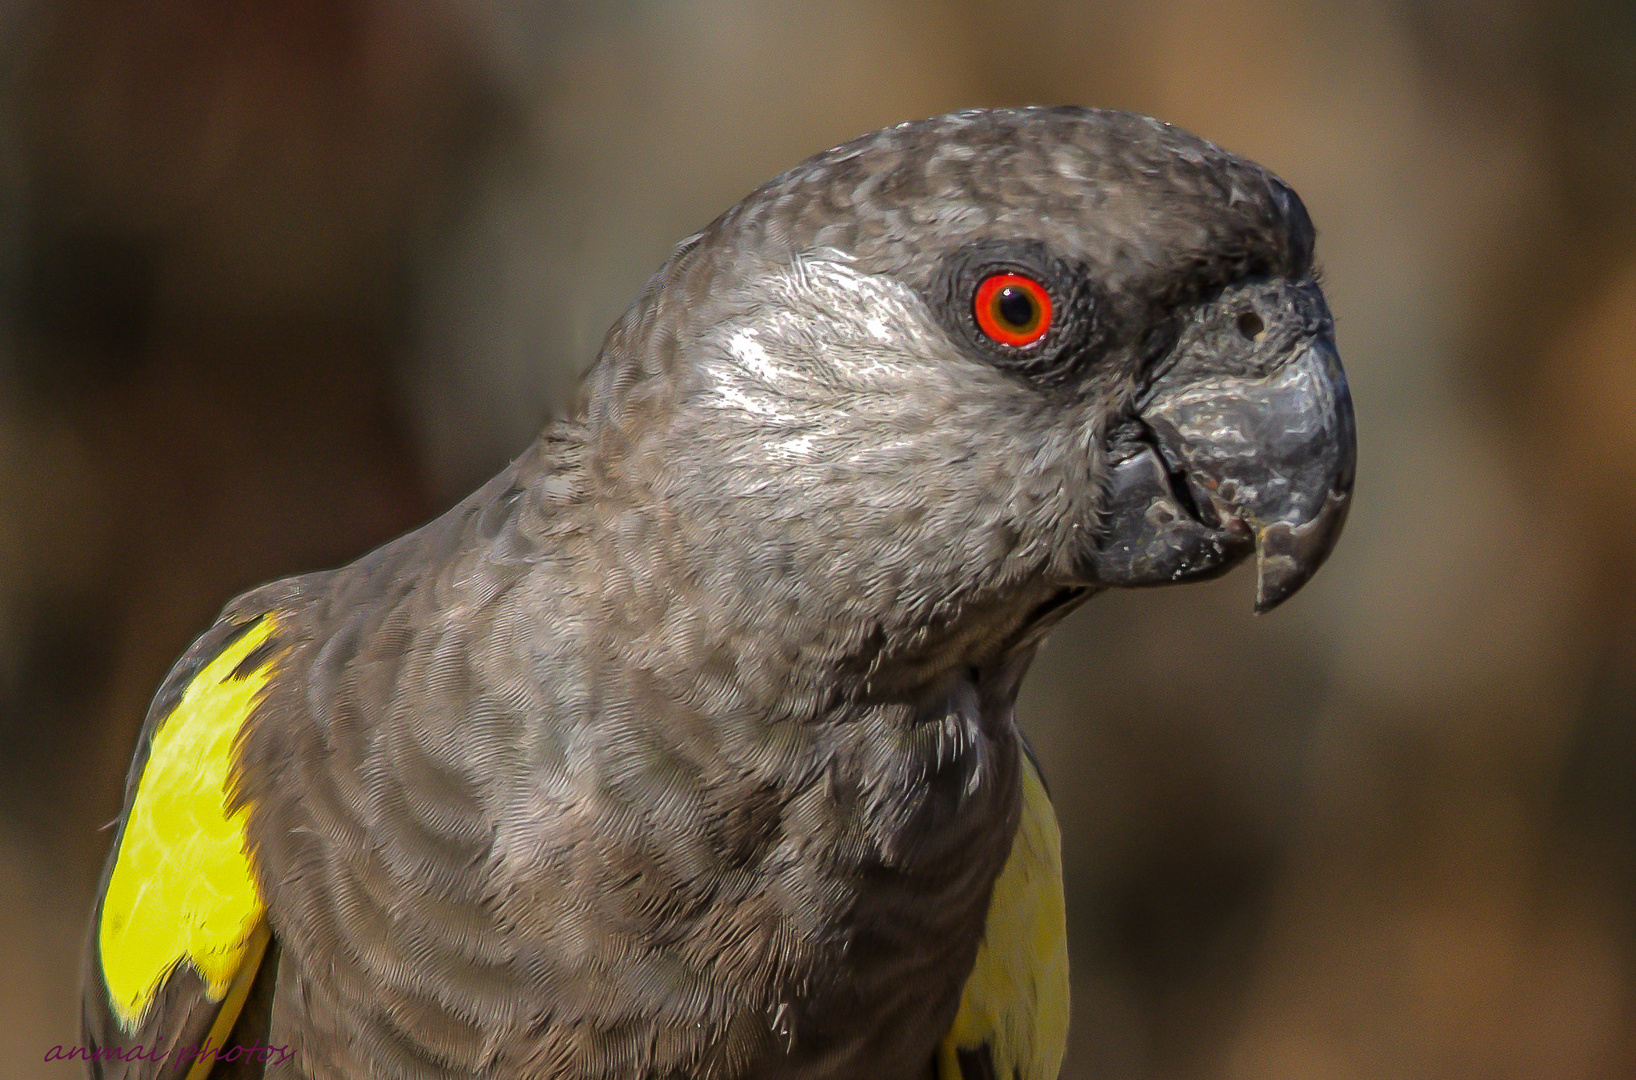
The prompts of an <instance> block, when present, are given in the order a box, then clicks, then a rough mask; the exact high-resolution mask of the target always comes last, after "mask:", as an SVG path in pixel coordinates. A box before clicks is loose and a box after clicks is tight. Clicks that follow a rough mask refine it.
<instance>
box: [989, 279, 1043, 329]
mask: <svg viewBox="0 0 1636 1080" xmlns="http://www.w3.org/2000/svg"><path fill="white" fill-rule="evenodd" d="M1037 312H1038V307H1037V305H1036V304H1035V303H1034V298H1033V297H1032V296H1030V295H1029V294H1028V293H1027V291H1026V290H1023V289H1019V288H1018V287H1017V286H1015V285H1007V286H1006V287H1005V288H1003V289H1001V290H1000V295H999V298H998V299H996V300H995V301H994V313H995V314H996V315H998V316H999V317H1000V319H1001V321H1002V322H1004V323H1005V324H1006V325H1007V326H1010V327H1013V328H1015V329H1018V330H1022V329H1025V328H1026V327H1027V326H1028V325H1029V324H1030V323H1032V322H1033V321H1034V317H1035V315H1036V314H1037Z"/></svg>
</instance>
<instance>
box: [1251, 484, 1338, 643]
mask: <svg viewBox="0 0 1636 1080" xmlns="http://www.w3.org/2000/svg"><path fill="white" fill-rule="evenodd" d="M1351 502H1352V498H1351V492H1349V491H1346V492H1342V491H1335V490H1331V491H1330V492H1329V494H1328V496H1327V497H1326V498H1325V500H1324V505H1323V508H1322V509H1321V510H1319V511H1318V513H1317V514H1316V515H1315V516H1314V517H1313V518H1312V519H1311V520H1309V521H1304V522H1301V523H1299V524H1294V525H1292V524H1290V523H1289V522H1287V521H1274V522H1271V523H1270V524H1267V525H1263V526H1262V527H1260V528H1258V529H1257V530H1256V533H1255V563H1256V589H1255V611H1256V614H1257V615H1260V614H1264V613H1266V612H1268V611H1271V610H1272V609H1273V608H1275V607H1277V606H1278V605H1279V604H1282V603H1283V602H1284V601H1285V600H1288V599H1289V598H1290V597H1291V596H1294V595H1295V594H1296V592H1298V591H1299V590H1300V588H1301V586H1303V585H1305V584H1306V583H1307V582H1308V581H1310V580H1312V575H1313V574H1316V573H1317V572H1318V568H1319V567H1320V566H1322V565H1323V564H1324V560H1325V559H1327V558H1328V557H1329V553H1330V551H1332V550H1333V549H1334V547H1335V542H1336V540H1338V539H1339V538H1340V534H1341V527H1342V526H1343V525H1345V524H1346V514H1347V510H1348V509H1349V508H1350V506H1351Z"/></svg>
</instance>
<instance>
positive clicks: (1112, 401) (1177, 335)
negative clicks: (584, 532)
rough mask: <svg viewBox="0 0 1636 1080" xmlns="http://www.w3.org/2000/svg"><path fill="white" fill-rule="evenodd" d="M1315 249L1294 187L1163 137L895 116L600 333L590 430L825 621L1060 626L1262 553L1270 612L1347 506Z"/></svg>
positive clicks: (664, 274)
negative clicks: (1123, 592)
mask: <svg viewBox="0 0 1636 1080" xmlns="http://www.w3.org/2000/svg"><path fill="white" fill-rule="evenodd" d="M1313 242H1314V230H1313V226H1312V223H1311V220H1310V219H1309V218H1308V216H1307V212H1306V210H1305V208H1304V207H1303V205H1302V203H1301V200H1300V199H1299V198H1298V197H1297V196H1296V194H1295V193H1294V192H1293V191H1292V190H1291V189H1290V188H1289V187H1288V186H1287V185H1286V184H1284V183H1283V182H1282V181H1281V180H1279V179H1278V178H1277V177H1275V176H1273V175H1272V174H1271V173H1269V172H1268V171H1266V170H1265V169H1263V168H1261V167H1260V166H1258V165H1256V164H1254V163H1252V162H1249V161H1246V160H1244V159H1242V158H1239V157H1237V156H1235V155H1232V154H1230V153H1228V152H1226V151H1223V150H1221V149H1219V148H1217V147H1215V146H1213V145H1211V144H1209V143H1207V142H1204V141H1203V140H1200V139H1197V138H1195V137H1193V136H1191V135H1188V134H1186V133H1185V132H1182V131H1180V130H1178V129H1176V128H1174V127H1171V126H1169V125H1166V124H1163V123H1160V122H1158V121H1154V120H1150V119H1147V118H1144V117H1140V116H1135V115H1132V114H1129V113H1122V112H1112V111H1101V110H1089V109H1077V108H1053V109H1018V110H985V111H974V112H968V113H958V114H953V115H950V116H946V117H939V118H936V119H932V120H927V121H922V122H917V123H910V124H903V125H899V126H898V127H895V128H890V129H886V130H884V131H881V132H877V133H875V134H873V135H869V136H865V137H863V138H861V139H858V140H855V141H853V142H851V143H848V144H845V145H843V146H840V147H837V148H835V149H833V150H830V151H828V152H826V153H823V154H820V155H818V156H816V157H814V158H812V159H811V160H809V161H808V162H806V163H804V164H803V165H800V166H798V167H797V168H795V169H793V170H791V171H790V172H788V173H786V174H784V175H783V176H781V177H779V178H777V179H775V180H773V181H771V182H770V183H768V184H767V185H765V186H764V187H762V188H761V189H760V190H759V191H757V192H755V193H754V194H752V195H751V196H749V197H748V198H746V199H745V200H744V201H743V202H741V203H739V204H738V205H737V206H736V207H734V208H733V209H731V210H729V211H728V212H727V213H726V214H724V215H723V216H722V217H721V218H719V219H717V220H716V221H715V222H714V223H712V224H711V225H710V226H709V227H708V228H707V229H705V230H704V231H703V232H702V233H700V234H699V235H697V236H695V237H692V238H690V239H689V240H687V241H684V242H683V244H682V245H681V246H680V247H679V248H678V250H677V252H676V254H675V255H674V256H673V257H672V259H671V260H670V262H669V263H668V264H667V265H666V266H665V267H664V268H663V269H662V270H661V271H660V272H659V273H658V274H657V275H656V276H655V277H654V279H653V281H652V282H651V283H650V285H649V288H648V290H647V292H646V294H645V295H644V296H643V298H642V300H641V301H640V302H639V303H638V304H637V305H636V307H635V308H633V310H632V311H631V312H630V313H629V314H628V315H627V316H626V318H625V319H624V320H623V321H622V322H621V323H619V324H618V325H616V326H615V328H614V329H613V330H612V331H611V332H610V337H609V340H608V344H607V346H606V347H605V349H604V355H603V362H602V363H601V364H599V366H598V367H597V368H595V369H593V371H592V373H591V375H590V377H589V380H588V384H587V385H588V391H589V407H590V411H589V416H590V418H591V421H592V423H593V424H594V425H596V426H597V427H598V428H599V429H600V431H601V432H602V434H601V436H600V437H601V439H602V441H603V443H604V445H605V446H606V447H608V448H609V452H608V457H609V458H610V459H618V460H619V461H620V462H622V463H623V464H622V465H621V468H622V469H626V470H638V471H641V470H645V473H644V475H645V476H646V478H647V479H646V482H647V483H650V484H652V485H653V486H654V487H655V488H656V489H659V490H661V491H662V492H663V493H664V495H665V497H666V498H667V499H668V500H670V501H671V502H673V503H674V504H675V505H678V506H683V507H686V508H687V509H686V513H687V514H688V515H689V516H690V517H691V518H692V519H693V520H697V521H709V522H713V523H715V526H714V527H716V528H718V529H719V530H720V531H721V532H722V533H723V534H724V535H725V536H729V537H730V538H731V540H732V543H733V546H734V547H735V549H736V550H739V551H741V552H749V553H750V554H741V555H740V556H739V559H740V561H741V562H745V563H746V564H747V565H755V566H760V567H761V569H762V570H764V571H766V575H765V578H764V580H766V581H767V582H769V583H770V582H772V581H773V580H774V578H775V577H776V576H777V574H778V573H780V572H782V573H784V574H785V575H788V574H790V573H791V572H793V571H799V575H798V576H800V577H802V578H803V579H805V580H809V581H812V580H816V581H821V582H826V583H827V588H828V592H827V593H825V594H824V595H823V596H822V597H819V598H817V602H820V603H821V604H822V605H823V606H824V608H825V609H826V610H829V611H838V610H844V609H848V608H849V607H857V608H859V609H860V610H863V611H864V612H866V613H867V612H868V611H884V610H888V609H891V610H902V609H905V608H907V609H913V610H917V611H919V612H920V613H921V614H920V624H921V625H924V624H925V623H926V621H927V619H928V618H930V619H934V620H935V619H936V618H938V617H943V616H948V615H949V613H950V612H954V611H957V610H971V609H981V608H984V607H985V605H987V604H989V603H990V601H992V600H993V599H994V598H996V597H1000V596H1002V595H1007V594H1013V595H1022V596H1025V598H1026V600H1027V602H1028V603H1032V604H1035V605H1036V606H1037V607H1036V610H1038V611H1043V610H1045V609H1046V608H1048V607H1052V606H1056V607H1060V606H1063V602H1064V601H1077V600H1078V599H1080V598H1083V597H1084V596H1086V595H1089V594H1090V593H1092V592H1095V591H1097V590H1100V589H1104V588H1109V587H1139V586H1149V585H1160V584H1167V583H1172V582H1181V581H1186V580H1190V579H1197V578H1203V577H1210V576H1213V575H1218V574H1221V573H1223V572H1225V571H1227V570H1228V569H1230V568H1232V567H1233V566H1235V565H1236V564H1238V563H1239V562H1241V561H1243V560H1244V559H1245V558H1247V557H1249V556H1250V555H1252V554H1253V555H1254V556H1255V557H1256V560H1257V564H1258V567H1259V584H1258V589H1257V594H1256V601H1255V602H1256V607H1257V609H1258V610H1263V611H1264V610H1267V609H1270V608H1272V607H1273V606H1275V605H1277V604H1278V603H1280V602H1282V601H1283V600H1284V599H1286V598H1287V597H1289V596H1290V595H1291V594H1293V593H1294V592H1295V591H1296V590H1297V589H1299V588H1300V587H1301V586H1302V585H1303V584H1304V583H1305V582H1306V581H1307V580H1308V579H1309V578H1310V577H1311V576H1312V574H1313V573H1314V572H1315V571H1316V570H1317V569H1318V567H1319V565H1320V564H1322V562H1323V561H1324V559H1325V558H1326V557H1327V556H1328V554H1329V552H1330V550H1331V549H1332V548H1333V546H1334V544H1335V542H1336V539H1337V537H1338V535H1339V533H1340V531H1341V527H1342V525H1343V523H1344V521H1345V518H1346V513H1347V507H1348V502H1349V500H1350V496H1351V490H1352V481H1353V467H1354V458H1355V452H1356V449H1355V434H1354V424H1353V415H1352V405H1351V399H1350V396H1349V393H1348V389H1347V384H1346V378H1345V375H1344V374H1343V372H1342V369H1341V365H1340V361H1339V358H1338V355H1337V352H1336V348H1335V343H1334V330H1333V323H1332V320H1331V317H1330V313H1329V309H1328V307H1327V305H1326V303H1325V300H1324V296H1323V293H1322V291H1321V289H1320V287H1319V284H1318V280H1317V278H1316V276H1315V272H1314V266H1313ZM641 462H646V463H647V464H646V465H645V466H643V465H640V464H639V463H641ZM780 568H782V570H780ZM770 587H771V585H769V588H770ZM1053 597H1054V598H1055V599H1052V598H1053ZM802 599H803V598H801V597H795V598H794V602H797V603H798V602H800V601H801V600H802ZM806 599H808V600H812V599H813V598H810V597H809V598H806ZM1067 606H1072V605H1071V603H1069V604H1068V605H1067ZM928 612H929V613H930V614H929V615H928ZM939 613H941V614H939ZM887 629H888V630H890V627H888V628H887Z"/></svg>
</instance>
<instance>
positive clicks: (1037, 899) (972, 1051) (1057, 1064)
mask: <svg viewBox="0 0 1636 1080" xmlns="http://www.w3.org/2000/svg"><path fill="white" fill-rule="evenodd" d="M1022 784H1023V790H1022V803H1023V805H1022V820H1021V821H1020V822H1018V825H1017V836H1016V839H1014V840H1013V841H1012V842H1011V854H1010V855H1009V856H1007V858H1006V863H1005V867H1004V868H1003V869H1002V870H1001V871H1000V877H999V880H997V881H996V882H995V883H994V896H993V899H991V900H990V901H989V906H988V921H987V922H986V923H984V926H983V940H982V943H981V944H979V945H978V947H977V963H976V965H975V966H974V967H973V968H972V970H971V975H970V976H969V977H968V978H967V979H966V987H965V990H964V992H963V993H962V994H961V996H960V1012H959V1013H958V1014H957V1015H956V1016H955V1018H954V1026H953V1027H952V1028H950V1029H949V1033H948V1035H947V1036H945V1037H944V1039H943V1041H942V1043H940V1044H939V1046H938V1051H937V1075H938V1080H978V1078H979V1076H983V1075H984V1073H985V1071H986V1073H987V1075H988V1076H990V1077H992V1078H993V1080H1056V1077H1057V1073H1058V1071H1059V1070H1060V1069H1061V1068H1062V1056H1063V1054H1064V1053H1065V1052H1066V1051H1067V1048H1068V929H1067V919H1066V912H1065V908H1064V905H1063V898H1062V836H1061V833H1060V832H1059V831H1058V830H1057V816H1056V812H1055V811H1054V810H1053V809H1052V808H1051V797H1050V796H1049V795H1048V794H1046V791H1045V784H1044V783H1043V782H1042V781H1041V780H1040V775H1039V773H1038V772H1037V771H1036V770H1035V768H1034V763H1033V762H1032V761H1030V760H1029V758H1028V756H1027V755H1026V754H1024V755H1023V756H1022ZM985 1054H986V1056H987V1058H988V1060H987V1061H986V1062H983V1065H980V1066H976V1067H975V1074H974V1073H973V1072H964V1071H963V1070H962V1067H961V1059H962V1058H966V1059H967V1060H968V1061H978V1060H981V1058H982V1056H983V1055H985ZM984 1066H987V1069H986V1070H985V1069H984ZM968 1067H970V1066H968Z"/></svg>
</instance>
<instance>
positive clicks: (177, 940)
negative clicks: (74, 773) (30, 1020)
mask: <svg viewBox="0 0 1636 1080" xmlns="http://www.w3.org/2000/svg"><path fill="white" fill-rule="evenodd" d="M274 629H275V624H274V621H273V619H272V618H271V617H270V616H269V617H264V618H262V619H261V621H260V622H258V623H257V624H256V625H255V626H253V627H251V628H250V629H249V630H248V631H246V632H245V633H244V634H242V635H241V636H240V637H239V638H238V639H237V640H235V641H234V642H233V643H232V644H231V645H229V646H228V647H227V648H226V649H224V650H222V652H221V654H220V655H219V656H217V657H216V658H215V659H214V660H212V661H210V663H208V664H206V665H205V666H204V667H203V668H202V669H201V670H200V671H199V673H198V674H197V675H195V676H194V677H193V680H192V681H191V682H189V683H188V685H187V689H186V690H184V691H183V693H182V699H181V701H179V702H178V703H177V705H176V708H175V709H174V710H173V711H172V712H171V714H170V715H169V716H168V717H166V718H165V720H164V721H163V722H162V723H160V725H159V727H158V729H157V730H156V731H155V732H154V733H153V741H152V745H151V748H150V750H149V753H148V761H147V765H146V766H145V767H144V768H143V770H142V779H141V781H140V782H139V783H138V785H137V790H136V799H135V800H134V801H133V802H132V804H131V810H130V814H129V816H128V817H127V819H126V822H125V832H124V835H123V837H122V838H121V840H120V843H119V855H118V858H117V859H116V861H115V863H114V872H113V874H112V875H111V876H110V877H109V879H108V889H107V892H106V893H104V894H103V901H102V923H101V926H100V927H99V929H98V935H99V936H98V944H99V946H100V949H101V955H102V974H103V979H104V981H105V982H106V983H107V985H108V994H109V999H110V1001H111V1003H112V1005H113V1007H114V1011H115V1012H116V1014H117V1015H118V1017H119V1021H120V1023H121V1024H122V1025H124V1027H125V1029H126V1030H127V1031H134V1030H135V1029H136V1027H137V1025H138V1024H139V1023H140V1022H141V1020H142V1015H143V1013H144V1012H145V1011H146V1009H147V1007H148V1006H149V1004H151V1003H152V1001H153V999H154V997H155V995H157V994H158V992H159V988H160V986H161V985H162V984H163V982H164V980H165V977H166V976H167V975H168V974H169V973H170V972H171V970H172V969H173V968H175V967H176V965H178V964H180V963H181V962H183V961H186V962H188V963H189V964H191V965H192V966H193V968H194V970H196V971H197V972H198V973H199V975H200V977H201V978H202V979H203V980H204V983H205V992H206V993H207V994H208V995H209V997H210V999H211V1000H212V1001H220V1000H222V999H223V998H224V997H226V996H227V993H228V990H229V989H230V988H231V987H232V986H233V984H234V980H235V976H236V975H237V974H238V973H239V971H240V969H241V968H242V967H243V966H244V965H245V962H246V960H252V961H253V960H258V959H259V957H260V947H259V946H263V945H265V936H262V935H259V933H258V932H259V930H260V927H261V919H262V904H261V894H260V891H259V890H258V889H257V887H256V880H255V875H254V873H253V872H252V871H251V867H250V857H249V855H248V854H247V853H246V851H245V835H244V821H245V817H246V811H244V810H242V809H240V810H238V811H236V812H233V813H229V812H228V809H227V796H228V792H229V790H230V786H231V783H232V775H233V765H234V761H235V754H234V748H235V746H236V744H237V740H238V736H239V732H240V731H241V730H242V728H243V726H244V721H245V719H246V717H248V716H249V714H250V710H251V709H252V708H253V707H254V705H255V703H256V699H257V697H258V695H259V694H260V693H261V691H262V690H263V689H264V688H265V687H266V685H267V681H268V679H269V678H271V671H270V670H269V667H268V666H267V665H265V664H264V665H263V666H262V667H260V668H258V669H256V670H254V671H251V672H248V673H246V674H244V675H242V676H237V677H236V676H235V675H234V670H235V669H236V668H237V667H238V666H239V665H240V664H241V663H243V661H244V659H245V658H246V657H247V656H249V655H250V653H252V652H254V651H255V649H256V648H257V647H259V646H260V645H261V644H262V643H263V642H265V641H266V640H267V639H268V637H269V636H271V634H272V633H273V631H274ZM252 951H253V952H255V954H256V955H255V956H254V957H251V956H250V955H249V954H250V953H251V952H252ZM246 989H248V984H246ZM235 1011H236V1010H235Z"/></svg>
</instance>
